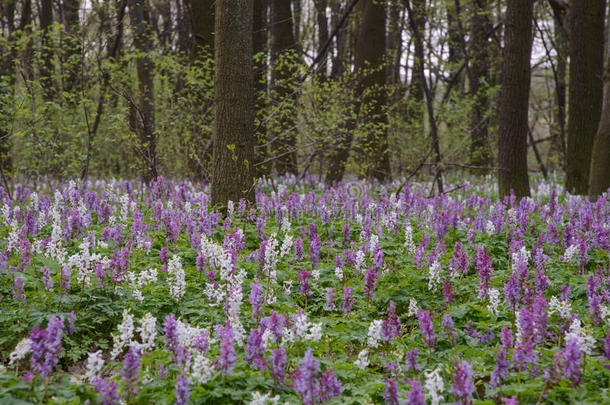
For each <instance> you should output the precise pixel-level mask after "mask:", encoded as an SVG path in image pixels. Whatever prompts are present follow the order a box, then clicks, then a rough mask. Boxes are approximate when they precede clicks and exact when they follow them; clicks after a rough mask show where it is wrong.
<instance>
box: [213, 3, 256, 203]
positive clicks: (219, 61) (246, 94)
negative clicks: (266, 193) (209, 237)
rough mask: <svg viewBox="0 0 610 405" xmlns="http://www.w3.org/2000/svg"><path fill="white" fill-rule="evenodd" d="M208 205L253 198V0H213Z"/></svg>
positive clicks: (251, 199)
mask: <svg viewBox="0 0 610 405" xmlns="http://www.w3.org/2000/svg"><path fill="white" fill-rule="evenodd" d="M215 27H216V29H215V32H216V36H215V44H214V47H215V61H216V77H215V83H214V84H215V89H216V93H215V97H216V111H215V124H214V125H215V127H214V148H213V149H214V158H213V163H212V184H211V189H212V190H211V193H212V204H213V205H222V206H225V205H226V204H227V202H228V201H229V200H231V201H234V202H237V201H239V200H240V199H242V198H246V199H247V200H249V201H253V200H254V164H253V163H254V143H255V137H254V75H253V69H252V0H216V24H215Z"/></svg>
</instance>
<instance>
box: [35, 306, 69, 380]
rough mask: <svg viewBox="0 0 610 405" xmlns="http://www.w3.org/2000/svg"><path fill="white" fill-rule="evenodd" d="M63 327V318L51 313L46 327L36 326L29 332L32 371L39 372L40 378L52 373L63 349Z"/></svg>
mask: <svg viewBox="0 0 610 405" xmlns="http://www.w3.org/2000/svg"><path fill="white" fill-rule="evenodd" d="M63 329H64V321H63V318H58V317H56V316H54V315H53V316H51V319H49V324H48V325H47V328H46V329H40V328H39V327H36V328H34V329H33V330H32V332H31V333H30V340H31V341H32V343H31V348H32V358H31V365H32V371H33V372H34V373H40V378H42V379H45V378H46V377H47V376H48V375H49V374H52V373H53V370H54V369H55V366H57V363H58V362H59V358H58V356H59V354H61V352H62V351H63V348H62V347H61V336H62V334H63Z"/></svg>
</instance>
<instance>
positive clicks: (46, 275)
mask: <svg viewBox="0 0 610 405" xmlns="http://www.w3.org/2000/svg"><path fill="white" fill-rule="evenodd" d="M40 272H41V273H42V282H43V284H44V289H45V290H47V291H51V292H52V291H53V279H52V278H51V270H49V268H48V267H47V266H44V267H42V268H41V269H40Z"/></svg>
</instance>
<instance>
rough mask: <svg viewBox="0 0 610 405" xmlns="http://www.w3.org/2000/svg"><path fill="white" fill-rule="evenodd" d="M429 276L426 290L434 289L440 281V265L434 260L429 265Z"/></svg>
mask: <svg viewBox="0 0 610 405" xmlns="http://www.w3.org/2000/svg"><path fill="white" fill-rule="evenodd" d="M429 271H430V278H429V279H428V290H436V288H437V287H438V285H439V284H440V282H441V265H440V263H439V262H437V261H434V263H432V265H431V266H430V270H429Z"/></svg>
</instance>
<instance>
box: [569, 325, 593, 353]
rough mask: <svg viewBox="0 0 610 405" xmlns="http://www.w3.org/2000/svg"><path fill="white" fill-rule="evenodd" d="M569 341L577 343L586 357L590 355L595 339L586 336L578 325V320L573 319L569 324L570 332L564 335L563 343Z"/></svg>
mask: <svg viewBox="0 0 610 405" xmlns="http://www.w3.org/2000/svg"><path fill="white" fill-rule="evenodd" d="M571 339H576V340H577V341H578V346H579V347H580V351H582V352H583V353H585V354H587V355H591V352H592V351H593V348H594V347H595V338H594V337H593V336H591V335H588V334H586V333H585V331H584V330H583V328H582V326H581V325H580V319H574V320H573V321H572V323H571V324H570V330H569V331H568V332H566V334H565V339H564V340H565V341H566V342H569V341H570V340H571Z"/></svg>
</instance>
